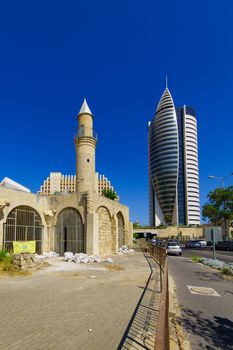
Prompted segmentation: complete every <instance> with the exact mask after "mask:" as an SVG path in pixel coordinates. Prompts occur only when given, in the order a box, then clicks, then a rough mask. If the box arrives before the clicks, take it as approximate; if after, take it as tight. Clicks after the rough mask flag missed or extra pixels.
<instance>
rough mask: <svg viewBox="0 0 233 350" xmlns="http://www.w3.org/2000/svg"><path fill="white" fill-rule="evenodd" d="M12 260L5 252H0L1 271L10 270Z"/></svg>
mask: <svg viewBox="0 0 233 350" xmlns="http://www.w3.org/2000/svg"><path fill="white" fill-rule="evenodd" d="M12 263H13V258H12V256H11V255H10V254H9V253H8V252H7V251H5V250H1V251H0V269H1V270H2V271H9V270H10V269H11V268H12Z"/></svg>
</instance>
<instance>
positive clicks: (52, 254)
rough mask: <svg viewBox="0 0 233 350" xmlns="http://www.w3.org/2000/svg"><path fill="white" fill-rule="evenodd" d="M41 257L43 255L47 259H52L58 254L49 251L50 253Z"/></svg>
mask: <svg viewBox="0 0 233 350" xmlns="http://www.w3.org/2000/svg"><path fill="white" fill-rule="evenodd" d="M43 255H45V256H46V257H47V258H53V257H57V256H59V254H58V253H56V252H53V251H50V252H45V253H44V254H43Z"/></svg>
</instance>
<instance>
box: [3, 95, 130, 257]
mask: <svg viewBox="0 0 233 350" xmlns="http://www.w3.org/2000/svg"><path fill="white" fill-rule="evenodd" d="M96 143H97V138H96V136H95V135H94V132H93V115H92V112H91V110H90V108H89V107H88V105H87V102H86V100H84V102H83V104H82V107H81V109H80V112H79V114H78V132H77V135H76V136H75V149H76V192H73V193H58V192H55V193H54V194H50V195H40V194H39V193H31V192H29V191H27V189H25V188H24V187H23V186H21V185H18V186H14V182H13V181H12V182H8V183H4V182H2V183H1V185H0V249H7V250H12V249H13V242H14V241H32V240H34V241H36V252H37V253H44V252H46V251H55V252H57V253H59V254H61V255H63V254H64V252H66V251H70V252H74V253H78V252H84V253H86V254H88V255H92V254H99V255H100V256H105V255H109V254H113V253H116V252H117V251H118V249H119V247H120V246H122V245H124V244H126V245H130V244H131V241H132V224H131V223H130V221H129V208H128V207H127V206H125V205H123V204H121V203H119V201H118V200H112V199H109V198H106V197H105V196H103V195H101V194H100V193H99V192H98V174H97V173H96V169H95V153H96ZM12 183H13V185H12Z"/></svg>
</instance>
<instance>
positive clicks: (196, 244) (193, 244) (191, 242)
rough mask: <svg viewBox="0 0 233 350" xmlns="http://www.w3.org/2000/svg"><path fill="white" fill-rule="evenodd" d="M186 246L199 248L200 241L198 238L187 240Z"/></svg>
mask: <svg viewBox="0 0 233 350" xmlns="http://www.w3.org/2000/svg"><path fill="white" fill-rule="evenodd" d="M185 247H186V248H201V243H200V242H199V241H198V240H196V239H195V240H194V239H193V240H189V241H187V242H186V244H185Z"/></svg>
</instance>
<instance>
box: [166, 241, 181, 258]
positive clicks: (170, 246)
mask: <svg viewBox="0 0 233 350" xmlns="http://www.w3.org/2000/svg"><path fill="white" fill-rule="evenodd" d="M167 254H168V255H180V256H181V255H182V249H181V247H180V245H179V244H178V243H177V242H168V243H167Z"/></svg>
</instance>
